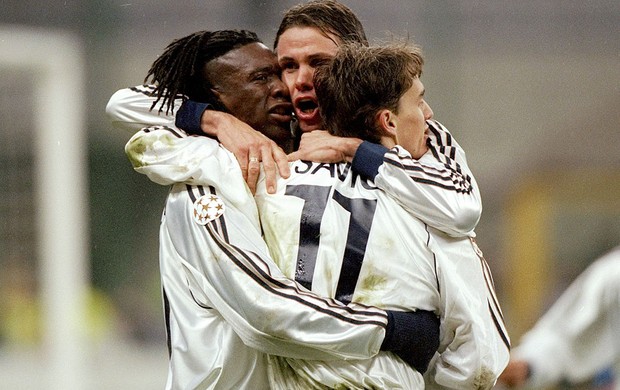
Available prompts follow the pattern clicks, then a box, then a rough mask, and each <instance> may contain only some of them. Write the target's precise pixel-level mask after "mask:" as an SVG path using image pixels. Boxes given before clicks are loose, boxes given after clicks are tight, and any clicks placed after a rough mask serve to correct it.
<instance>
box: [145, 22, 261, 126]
mask: <svg viewBox="0 0 620 390" xmlns="http://www.w3.org/2000/svg"><path fill="white" fill-rule="evenodd" d="M255 42H260V40H259V39H258V36H257V35H256V34H255V33H253V32H251V31H247V30H219V31H213V32H212V31H198V32H195V33H193V34H190V35H188V36H185V37H183V38H179V39H175V40H174V41H172V43H170V44H169V45H168V47H166V50H165V51H164V53H163V54H162V55H161V56H159V58H157V60H155V62H153V65H152V66H151V69H150V70H149V72H148V74H147V75H146V77H145V78H144V82H145V83H147V84H148V83H149V79H150V82H151V83H153V84H156V86H157V87H156V88H155V94H156V96H157V99H156V100H155V101H154V102H153V105H152V106H151V109H153V108H155V106H156V104H157V102H158V101H159V100H160V99H162V103H161V105H160V107H159V111H160V112H161V111H162V110H163V108H164V106H165V107H166V114H168V113H170V112H172V111H173V109H174V100H175V99H176V98H181V99H182V100H187V99H188V98H189V99H191V100H196V101H200V102H203V103H210V104H212V105H213V106H214V107H215V108H216V109H218V110H221V111H225V110H226V108H225V107H224V105H222V104H220V102H219V100H218V99H217V97H216V96H215V95H214V94H213V92H212V91H211V87H212V86H211V85H210V84H209V79H208V77H206V76H208V74H207V73H205V70H204V67H205V65H206V64H207V63H208V62H209V61H210V60H212V59H214V58H217V57H220V56H221V55H223V54H225V53H226V52H228V51H230V50H232V49H235V48H237V47H241V46H244V45H247V44H248V43H255Z"/></svg>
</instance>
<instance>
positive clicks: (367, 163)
mask: <svg viewBox="0 0 620 390" xmlns="http://www.w3.org/2000/svg"><path fill="white" fill-rule="evenodd" d="M388 150H389V149H388V148H386V147H385V146H383V145H379V144H375V143H372V142H368V141H364V142H362V143H361V144H360V146H359V148H357V151H356V152H355V156H353V162H352V163H351V166H352V168H353V170H354V171H355V172H357V173H359V174H360V175H362V176H365V177H367V178H369V179H373V180H374V178H375V176H377V175H378V174H379V167H380V166H381V164H383V156H384V155H385V153H387V151H388Z"/></svg>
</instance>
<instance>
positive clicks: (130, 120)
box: [106, 85, 181, 132]
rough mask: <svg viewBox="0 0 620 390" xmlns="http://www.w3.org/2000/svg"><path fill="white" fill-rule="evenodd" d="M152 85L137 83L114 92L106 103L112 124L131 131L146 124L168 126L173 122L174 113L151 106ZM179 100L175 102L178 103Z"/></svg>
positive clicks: (153, 98)
mask: <svg viewBox="0 0 620 390" xmlns="http://www.w3.org/2000/svg"><path fill="white" fill-rule="evenodd" d="M153 91H154V87H153V86H145V85H139V86H136V87H131V88H124V89H121V90H118V91H117V92H115V93H114V94H113V95H112V96H111V97H110V100H109V101H108V104H107V105H106V114H107V116H108V118H109V119H110V121H111V122H112V125H113V126H115V127H117V128H119V129H122V130H127V131H131V132H136V131H138V130H140V129H141V128H143V127H148V126H170V125H172V124H173V123H174V113H169V114H166V112H165V109H164V110H162V111H160V110H159V107H155V108H153V109H151V108H152V107H153V103H155V99H156V98H155V96H154V95H153ZM180 102H181V100H180V99H178V101H177V102H176V103H177V105H175V106H176V107H178V104H180Z"/></svg>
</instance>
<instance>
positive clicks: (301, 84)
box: [295, 66, 314, 91]
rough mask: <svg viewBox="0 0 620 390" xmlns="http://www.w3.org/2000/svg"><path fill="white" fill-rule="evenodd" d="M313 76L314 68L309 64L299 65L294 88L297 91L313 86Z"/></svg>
mask: <svg viewBox="0 0 620 390" xmlns="http://www.w3.org/2000/svg"><path fill="white" fill-rule="evenodd" d="M312 77H314V69H313V68H312V67H310V66H300V67H299V70H298V71H297V77H296V78H295V89H297V90H298V91H307V90H310V89H312V88H313V87H314V84H313V82H312Z"/></svg>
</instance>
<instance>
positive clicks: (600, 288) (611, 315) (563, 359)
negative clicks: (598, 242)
mask: <svg viewBox="0 0 620 390" xmlns="http://www.w3.org/2000/svg"><path fill="white" fill-rule="evenodd" d="M619 334H620V247H616V248H614V249H613V250H612V251H610V252H608V253H606V254H605V255H604V256H601V257H600V258H599V259H597V260H596V261H595V262H593V263H592V264H591V265H590V266H588V268H586V270H585V271H583V273H582V274H581V275H579V277H577V279H575V280H574V281H573V282H572V283H571V284H570V286H569V287H568V288H567V289H566V290H565V291H564V292H563V293H562V295H560V297H559V298H558V300H557V301H555V302H554V303H553V305H552V306H551V308H550V309H549V310H548V311H547V312H546V313H545V314H544V315H543V316H542V317H541V318H540V319H539V320H538V322H536V324H535V325H534V327H533V328H532V329H531V330H530V331H528V332H527V333H526V334H525V335H524V336H523V338H522V340H521V343H520V344H519V345H518V346H517V347H515V349H514V357H515V359H522V360H525V361H527V362H528V363H529V364H530V367H531V376H530V378H529V380H528V382H527V385H528V386H530V387H531V388H536V389H539V388H547V387H551V386H554V385H557V384H558V383H560V382H561V381H562V380H565V379H566V380H569V381H571V382H573V383H579V382H583V381H586V380H588V379H591V378H592V377H593V376H594V375H595V374H597V373H599V372H600V371H601V370H604V369H607V368H612V369H613V370H614V375H615V386H614V389H620V337H618V335H619ZM606 388H607V387H606Z"/></svg>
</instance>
